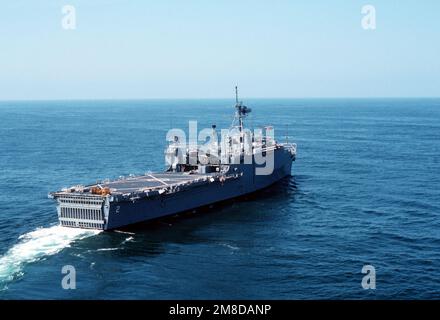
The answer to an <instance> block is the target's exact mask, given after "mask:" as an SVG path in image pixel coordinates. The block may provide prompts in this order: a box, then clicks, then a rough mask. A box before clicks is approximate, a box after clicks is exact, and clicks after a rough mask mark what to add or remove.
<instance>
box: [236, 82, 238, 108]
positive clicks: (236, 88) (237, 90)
mask: <svg viewBox="0 0 440 320" xmlns="http://www.w3.org/2000/svg"><path fill="white" fill-rule="evenodd" d="M235 102H236V103H237V104H238V86H235Z"/></svg>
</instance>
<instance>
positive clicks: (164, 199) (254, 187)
mask: <svg viewBox="0 0 440 320" xmlns="http://www.w3.org/2000/svg"><path fill="white" fill-rule="evenodd" d="M280 153H281V151H280ZM275 159H277V160H276V163H275V168H274V171H273V173H272V174H271V175H265V176H259V175H255V165H238V166H237V167H238V170H240V171H242V172H243V175H242V176H241V177H239V178H237V179H234V180H230V181H226V182H224V183H221V182H216V183H211V184H206V185H201V186H199V187H195V188H192V189H188V190H185V191H181V192H176V193H173V194H169V195H164V196H160V197H157V198H155V199H141V200H139V201H135V202H120V203H112V204H111V205H110V210H109V217H108V223H107V224H106V226H105V229H115V228H119V227H122V226H126V225H130V224H135V223H139V222H144V221H148V220H152V219H157V218H161V217H165V216H169V215H174V214H176V213H179V212H184V211H188V210H193V209H196V208H199V207H203V206H207V205H210V204H214V203H216V202H220V201H225V200H228V199H233V198H236V197H240V196H243V195H246V194H249V193H252V192H255V191H258V190H261V189H264V188H266V187H268V186H270V185H272V184H274V183H275V182H277V181H279V180H281V179H282V178H284V177H286V176H289V175H290V174H291V168H292V159H291V157H290V155H289V154H287V153H285V154H280V155H277V156H275Z"/></svg>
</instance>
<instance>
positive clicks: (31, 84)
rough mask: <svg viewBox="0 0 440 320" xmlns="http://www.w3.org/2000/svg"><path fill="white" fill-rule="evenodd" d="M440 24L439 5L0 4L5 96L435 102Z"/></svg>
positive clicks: (439, 83) (388, 1)
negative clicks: (67, 22)
mask: <svg viewBox="0 0 440 320" xmlns="http://www.w3.org/2000/svg"><path fill="white" fill-rule="evenodd" d="M65 5H72V6H73V7H74V8H75V15H76V19H75V20H76V28H75V29H74V30H66V29H64V28H63V24H62V21H63V19H65V18H66V15H65V14H63V12H62V8H63V6H65ZM364 5H373V6H374V8H375V9H376V29H375V30H371V29H370V30H365V29H364V28H363V27H362V24H361V21H362V19H363V17H364V15H363V14H362V13H361V9H362V7H363V6H364ZM439 16H440V1H438V0H424V1H415V0H365V1H359V0H312V1H296V0H271V1H269V0H266V1H262V0H235V1H233V0H217V1H207V0H185V1H183V0H163V1H157V0H154V1H153V0H130V1H126V0H125V1H123V0H107V1H104V0H93V1H90V0H62V1H60V0H39V1H32V0H28V1H25V0H9V1H5V0H0V100H15V99H16V100H33V99H38V100H40V99H41V100H45V99H149V98H154V99H156V98H169V99H176V98H229V97H233V95H234V91H233V90H234V89H233V88H234V86H235V85H236V84H238V85H239V86H240V91H241V94H242V96H243V97H253V98H325V97H439V96H440V18H439Z"/></svg>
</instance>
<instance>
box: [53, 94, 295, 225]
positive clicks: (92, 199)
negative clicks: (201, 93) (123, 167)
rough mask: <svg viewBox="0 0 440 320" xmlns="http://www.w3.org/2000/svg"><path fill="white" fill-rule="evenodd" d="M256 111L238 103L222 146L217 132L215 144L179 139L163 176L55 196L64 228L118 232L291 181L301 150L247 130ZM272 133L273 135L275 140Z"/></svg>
mask: <svg viewBox="0 0 440 320" xmlns="http://www.w3.org/2000/svg"><path fill="white" fill-rule="evenodd" d="M250 112H251V109H250V108H248V107H247V106H245V105H243V103H242V102H239V100H238V92H237V88H236V105H235V117H234V120H233V122H232V125H231V127H230V128H229V129H226V131H227V132H226V133H225V132H224V130H222V138H223V139H222V140H221V141H222V142H221V143H218V139H217V138H218V133H217V131H216V126H215V125H213V126H212V129H211V130H212V132H211V133H212V136H211V137H210V142H211V143H210V144H209V145H208V147H206V145H203V146H201V145H189V146H187V145H186V144H185V143H184V142H183V141H182V140H183V139H181V138H179V137H178V136H177V135H176V136H174V137H173V139H169V142H170V143H169V145H168V147H167V148H166V150H165V158H166V162H167V168H166V170H165V171H164V172H161V173H146V174H144V175H139V176H130V177H121V178H119V179H117V180H113V181H110V180H107V181H102V182H101V183H96V184H91V185H77V186H73V187H70V188H64V189H62V190H61V191H58V192H53V193H50V194H49V198H52V199H55V200H56V202H57V213H58V219H59V221H60V224H61V225H62V226H64V227H71V228H84V229H98V230H113V229H118V228H122V227H127V226H130V225H133V224H136V223H141V222H145V221H149V220H153V219H157V218H161V217H165V216H171V215H175V214H177V213H180V212H186V211H190V210H195V209H197V208H199V207H205V206H209V205H212V204H214V203H217V202H221V201H225V200H229V199H233V198H237V197H240V196H243V195H246V194H250V193H253V192H256V191H258V190H261V189H263V188H266V187H268V186H270V185H272V184H274V183H275V182H277V181H279V180H280V179H282V178H284V177H286V176H289V175H291V170H292V162H293V161H295V158H296V149H297V148H296V144H294V143H288V142H286V143H278V142H277V141H276V140H275V139H274V137H273V130H271V127H266V132H265V135H263V134H257V133H255V132H251V131H250V130H249V129H246V128H245V127H244V119H245V118H246V117H247V115H248V114H249V113H250ZM271 133H272V134H271Z"/></svg>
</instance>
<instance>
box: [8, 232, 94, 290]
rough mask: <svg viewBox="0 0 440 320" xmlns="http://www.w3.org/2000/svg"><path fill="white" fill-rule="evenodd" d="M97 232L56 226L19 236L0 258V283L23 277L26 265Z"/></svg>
mask: <svg viewBox="0 0 440 320" xmlns="http://www.w3.org/2000/svg"><path fill="white" fill-rule="evenodd" d="M99 232H100V231H96V230H84V229H75V228H65V227H61V226H58V225H57V226H52V227H48V228H40V229H37V230H35V231H32V232H29V233H26V234H24V235H21V236H20V237H19V238H18V240H19V241H18V243H17V244H15V245H14V246H12V247H11V248H10V249H9V250H8V251H7V252H6V253H5V254H4V255H3V256H2V257H0V283H4V282H9V281H12V280H14V279H16V278H19V277H21V276H23V268H24V266H25V265H26V264H28V263H32V262H36V261H38V260H41V259H44V258H45V257H47V256H50V255H53V254H56V253H57V252H59V251H61V250H62V249H64V248H66V247H69V246H70V244H71V243H72V242H74V241H76V240H80V239H84V238H87V237H90V236H93V235H96V234H98V233H99ZM0 289H1V287H0Z"/></svg>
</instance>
